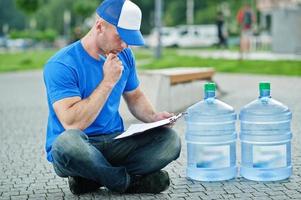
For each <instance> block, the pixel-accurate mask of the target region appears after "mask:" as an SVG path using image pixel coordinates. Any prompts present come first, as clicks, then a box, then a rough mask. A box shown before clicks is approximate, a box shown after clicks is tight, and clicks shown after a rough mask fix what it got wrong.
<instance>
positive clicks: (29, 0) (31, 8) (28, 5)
mask: <svg viewBox="0 0 301 200" xmlns="http://www.w3.org/2000/svg"><path fill="white" fill-rule="evenodd" d="M16 3H17V6H18V7H19V8H20V9H21V10H23V11H24V12H25V13H27V14H33V13H34V12H36V11H37V10H38V8H39V7H40V5H41V0H16Z"/></svg>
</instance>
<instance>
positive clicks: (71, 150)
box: [51, 129, 87, 159]
mask: <svg viewBox="0 0 301 200" xmlns="http://www.w3.org/2000/svg"><path fill="white" fill-rule="evenodd" d="M86 137H87V136H86V135H85V134H84V133H83V132H82V131H80V130H78V129H72V130H67V131H65V132H63V133H62V134H61V135H59V136H58V137H57V138H56V140H55V141H54V143H53V145H52V150H51V152H52V156H53V158H54V159H56V158H57V159H61V158H62V157H69V158H72V157H82V156H84V155H81V154H83V153H84V152H83V148H82V144H83V140H84V139H85V138H86Z"/></svg>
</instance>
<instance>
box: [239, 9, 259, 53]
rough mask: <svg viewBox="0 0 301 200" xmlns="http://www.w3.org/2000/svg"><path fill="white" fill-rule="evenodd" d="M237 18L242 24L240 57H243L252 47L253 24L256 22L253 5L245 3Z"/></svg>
mask: <svg viewBox="0 0 301 200" xmlns="http://www.w3.org/2000/svg"><path fill="white" fill-rule="evenodd" d="M236 19H237V22H238V24H239V25H240V58H241V59H243V57H244V54H245V53H248V52H249V51H250V48H251V39H252V36H253V26H254V24H255V22H256V16H255V14H254V12H253V10H252V8H251V6H250V5H249V4H245V5H244V6H243V7H242V8H241V9H239V11H238V13H237V16H236Z"/></svg>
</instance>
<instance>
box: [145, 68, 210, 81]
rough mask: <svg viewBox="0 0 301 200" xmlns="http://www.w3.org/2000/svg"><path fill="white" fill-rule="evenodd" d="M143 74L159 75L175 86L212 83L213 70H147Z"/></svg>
mask: <svg viewBox="0 0 301 200" xmlns="http://www.w3.org/2000/svg"><path fill="white" fill-rule="evenodd" d="M143 73H151V74H161V75H164V76H168V77H169V79H170V84H171V85H175V84H179V83H186V82H191V81H195V80H207V81H212V77H213V75H214V73H215V71H214V69H213V68H209V67H206V68H205V67H204V68H191V67H190V68H187V67H177V68H169V69H159V70H148V71H145V72H143Z"/></svg>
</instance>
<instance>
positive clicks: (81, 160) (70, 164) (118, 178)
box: [51, 130, 130, 192]
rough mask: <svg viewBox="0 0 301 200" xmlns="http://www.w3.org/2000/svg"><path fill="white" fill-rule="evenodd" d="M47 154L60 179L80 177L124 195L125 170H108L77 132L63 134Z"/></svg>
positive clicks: (108, 165)
mask: <svg viewBox="0 0 301 200" xmlns="http://www.w3.org/2000/svg"><path fill="white" fill-rule="evenodd" d="M51 153H52V157H53V165H54V169H55V171H56V173H57V175H59V176H61V177H67V176H80V177H84V178H87V179H90V180H94V181H96V182H99V183H100V184H102V185H104V186H106V187H107V188H108V189H110V190H113V191H116V192H124V191H125V190H126V188H127V187H128V185H129V181H130V180H129V179H130V178H129V174H128V173H127V171H126V168H125V167H121V166H120V167H114V166H112V165H111V164H110V163H109V162H108V161H107V159H106V158H105V157H104V156H103V154H102V153H101V152H100V151H99V150H98V149H96V148H95V147H94V146H93V145H91V144H90V143H89V140H88V136H87V135H86V134H85V133H84V132H82V131H80V130H67V131H65V132H63V133H62V134H61V135H60V136H59V137H58V138H57V139H56V140H55V142H54V143H53V146H52V150H51Z"/></svg>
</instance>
